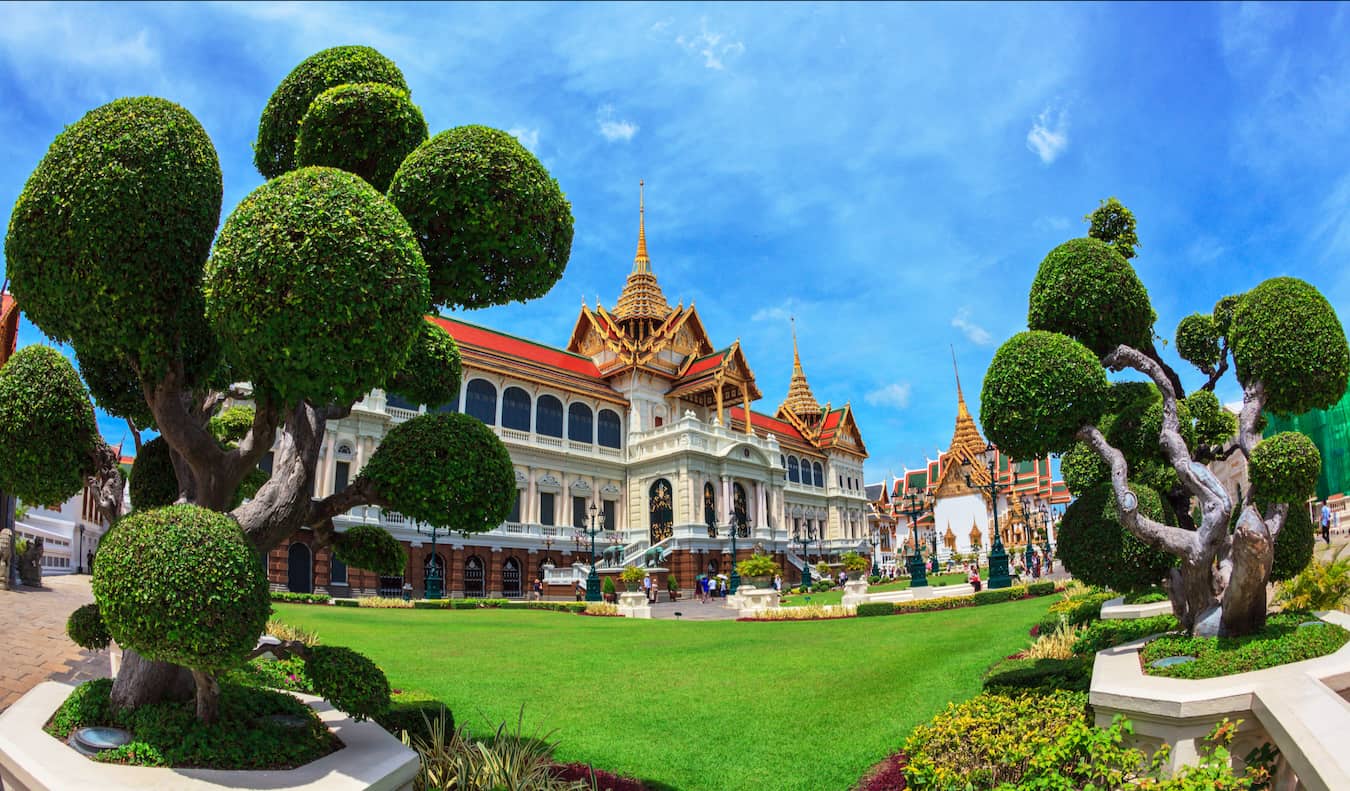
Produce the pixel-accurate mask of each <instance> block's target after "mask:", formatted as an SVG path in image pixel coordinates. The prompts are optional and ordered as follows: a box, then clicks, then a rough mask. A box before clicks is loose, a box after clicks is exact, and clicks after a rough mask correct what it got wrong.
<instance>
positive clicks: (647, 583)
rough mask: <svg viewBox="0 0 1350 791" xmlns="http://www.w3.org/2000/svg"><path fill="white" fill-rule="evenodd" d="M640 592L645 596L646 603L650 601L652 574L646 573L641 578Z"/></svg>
mask: <svg viewBox="0 0 1350 791" xmlns="http://www.w3.org/2000/svg"><path fill="white" fill-rule="evenodd" d="M642 592H643V593H644V594H645V595H646V596H647V603H648V604H651V603H652V575H650V574H648V575H647V576H645V577H643V578H642Z"/></svg>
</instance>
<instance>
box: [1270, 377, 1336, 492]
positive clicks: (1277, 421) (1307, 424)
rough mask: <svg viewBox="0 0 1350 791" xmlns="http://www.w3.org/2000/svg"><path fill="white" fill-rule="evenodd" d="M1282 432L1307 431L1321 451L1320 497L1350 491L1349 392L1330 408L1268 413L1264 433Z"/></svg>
mask: <svg viewBox="0 0 1350 791" xmlns="http://www.w3.org/2000/svg"><path fill="white" fill-rule="evenodd" d="M1281 431H1297V432H1299V433H1301V434H1306V435H1307V436H1308V438H1309V439H1311V440H1312V441H1313V444H1314V445H1316V446H1317V449H1318V450H1319V451H1321V453H1322V475H1321V476H1320V477H1319V478H1318V479H1317V497H1318V499H1321V498H1323V497H1327V496H1330V495H1333V494H1336V493H1338V492H1345V493H1350V457H1347V448H1350V392H1347V393H1346V394H1345V395H1344V396H1342V397H1341V400H1340V402H1339V403H1337V404H1336V405H1335V406H1333V407H1332V408H1331V409H1314V410H1313V411H1311V412H1304V413H1303V414H1301V415H1272V414H1270V413H1266V429H1265V432H1264V436H1267V437H1269V436H1270V435H1272V434H1278V433H1279V432H1281Z"/></svg>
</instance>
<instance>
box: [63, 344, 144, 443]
mask: <svg viewBox="0 0 1350 791" xmlns="http://www.w3.org/2000/svg"><path fill="white" fill-rule="evenodd" d="M75 362H76V363H78V364H79V366H80V375H81V376H83V377H84V383H85V384H86V385H87V386H88V387H89V393H90V394H91V395H92V396H93V397H94V401H95V403H97V404H98V406H99V408H100V409H102V410H103V411H104V412H107V413H108V414H110V415H112V416H113V417H120V418H125V419H127V420H130V421H131V422H132V423H134V424H135V425H136V428H138V429H147V428H151V427H152V426H154V425H155V416H154V415H153V414H151V412H150V405H149V404H147V403H145V391H144V390H142V389H141V380H140V378H139V377H137V376H136V372H135V371H133V370H131V366H129V365H127V364H126V363H125V362H123V361H122V359H121V358H120V356H108V357H101V356H99V355H97V354H90V353H88V352H86V351H81V350H79V349H76V350H75Z"/></svg>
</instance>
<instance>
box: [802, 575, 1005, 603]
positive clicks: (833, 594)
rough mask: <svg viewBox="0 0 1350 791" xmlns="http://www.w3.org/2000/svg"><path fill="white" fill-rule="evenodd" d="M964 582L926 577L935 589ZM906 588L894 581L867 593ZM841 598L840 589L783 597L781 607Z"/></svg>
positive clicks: (950, 577)
mask: <svg viewBox="0 0 1350 791" xmlns="http://www.w3.org/2000/svg"><path fill="white" fill-rule="evenodd" d="M980 574H981V575H982V576H984V577H986V578H987V577H988V572H984V571H982V572H980ZM965 581H966V575H964V574H955V573H953V574H929V575H928V584H929V585H932V586H934V587H937V586H938V585H959V584H961V583H963V582H965ZM908 588H909V580H907V579H903V580H896V581H895V582H887V583H883V584H881V585H869V586H867V591H868V593H882V592H884V591H900V590H906V589H908ZM808 596H810V597H811V601H809V602H808V601H807V600H806V597H808ZM843 598H844V591H843V590H842V589H840V588H835V589H834V590H830V591H825V592H824V593H806V594H798V595H793V596H784V597H783V606H784V607H801V606H802V605H806V604H838V603H839V602H840V601H842V600H843Z"/></svg>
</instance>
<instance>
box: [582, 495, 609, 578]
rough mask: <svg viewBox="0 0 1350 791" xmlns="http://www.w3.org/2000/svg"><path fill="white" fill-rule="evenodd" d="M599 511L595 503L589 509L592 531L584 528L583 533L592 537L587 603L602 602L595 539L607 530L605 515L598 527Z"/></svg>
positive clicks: (601, 517) (602, 516) (601, 515)
mask: <svg viewBox="0 0 1350 791" xmlns="http://www.w3.org/2000/svg"><path fill="white" fill-rule="evenodd" d="M599 510H600V509H599V508H596V507H595V503H591V507H590V508H589V509H587V512H588V513H590V515H591V529H590V530H586V529H585V528H582V532H583V533H586V534H588V535H590V537H591V573H590V574H588V575H587V576H586V601H600V575H599V574H596V573H595V537H596V536H597V535H598V534H599V533H600V531H601V530H604V529H605V515H604V514H600V525H599V527H597V526H596V523H595V520H596V516H595V515H596V513H597V512H598V511H599Z"/></svg>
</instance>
